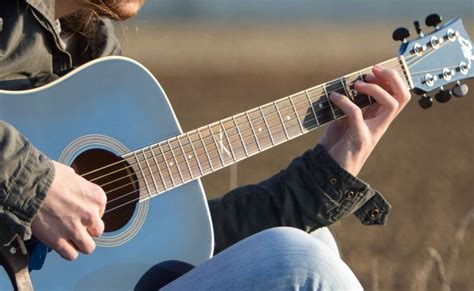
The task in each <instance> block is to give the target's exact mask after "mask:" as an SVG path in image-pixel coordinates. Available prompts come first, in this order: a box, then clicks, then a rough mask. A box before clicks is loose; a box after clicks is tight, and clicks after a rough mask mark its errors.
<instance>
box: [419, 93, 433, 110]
mask: <svg viewBox="0 0 474 291" xmlns="http://www.w3.org/2000/svg"><path fill="white" fill-rule="evenodd" d="M418 104H420V106H421V108H423V109H428V108H430V107H431V105H433V98H431V97H430V96H428V95H426V94H423V96H422V97H421V98H420V100H418Z"/></svg>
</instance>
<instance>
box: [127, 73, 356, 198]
mask: <svg viewBox="0 0 474 291" xmlns="http://www.w3.org/2000/svg"><path fill="white" fill-rule="evenodd" d="M362 71H363V70H361V71H359V72H357V73H354V74H359V73H361V72H362ZM350 75H353V74H350ZM350 75H348V76H350ZM336 82H337V81H336ZM328 83H329V82H328ZM326 84H327V83H326ZM340 89H345V88H344V86H342V87H339V86H338V88H337V89H336V91H337V90H340ZM324 95H326V94H324ZM321 96H323V94H321ZM321 96H320V97H321ZM295 97H298V96H295ZM328 104H329V102H328ZM329 105H330V104H329ZM288 107H291V110H292V111H293V110H295V108H292V106H287V108H288ZM293 107H295V106H293ZM326 108H327V107H326ZM285 109H286V108H285ZM277 110H280V109H279V108H278V107H277ZM296 111H297V110H295V113H296V114H298V112H296ZM320 111H321V110H320ZM315 117H316V116H315ZM249 121H250V120H249ZM250 122H251V121H250ZM283 126H284V125H283ZM282 128H283V129H285V128H284V127H282ZM209 131H210V133H211V135H213V134H212V130H209ZM213 136H214V135H213ZM250 137H251V138H252V139H254V138H255V137H254V136H250ZM246 138H248V137H246ZM176 140H177V141H178V142H179V137H176ZM255 140H256V141H257V139H255ZM191 143H192V141H191ZM169 148H170V151H172V150H173V148H172V146H171V144H169ZM181 151H182V152H183V154H184V151H183V149H182V148H181ZM165 157H166V156H165ZM145 158H146V156H145ZM175 160H176V161H177V162H178V164H179V163H180V162H179V161H178V160H177V159H176V158H175ZM185 161H186V160H185ZM139 163H141V161H139ZM222 165H223V166H225V162H223V163H222ZM177 167H178V171H180V170H179V166H177ZM158 170H159V168H158ZM188 170H189V173H190V176H191V177H192V169H188ZM180 172H181V171H180ZM151 173H152V174H153V172H152V171H151ZM170 174H171V172H170ZM171 175H172V174H171ZM144 180H146V176H144ZM181 180H182V182H184V179H181ZM162 182H163V186H164V187H165V188H166V183H165V182H166V181H162ZM155 189H158V187H157V185H156V183H155ZM134 192H136V191H134ZM158 192H159V189H158ZM149 194H150V193H149Z"/></svg>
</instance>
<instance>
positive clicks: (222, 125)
mask: <svg viewBox="0 0 474 291" xmlns="http://www.w3.org/2000/svg"><path fill="white" fill-rule="evenodd" d="M220 124H221V127H222V130H223V131H224V136H225V138H226V139H227V143H228V144H229V147H230V153H231V154H232V159H233V160H234V162H236V161H237V158H236V157H235V153H234V149H233V148H232V143H231V141H230V139H229V136H227V130H226V128H225V126H224V123H223V122H222V120H221V121H220Z"/></svg>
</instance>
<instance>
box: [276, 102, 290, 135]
mask: <svg viewBox="0 0 474 291" xmlns="http://www.w3.org/2000/svg"><path fill="white" fill-rule="evenodd" d="M276 102H277V101H273V105H274V106H275V108H276V111H277V113H278V117H280V120H281V125H282V126H283V131H284V132H285V135H286V139H290V135H289V134H288V132H287V131H286V126H285V121H284V120H283V118H282V117H281V113H280V110H279V109H278V104H277V103H276Z"/></svg>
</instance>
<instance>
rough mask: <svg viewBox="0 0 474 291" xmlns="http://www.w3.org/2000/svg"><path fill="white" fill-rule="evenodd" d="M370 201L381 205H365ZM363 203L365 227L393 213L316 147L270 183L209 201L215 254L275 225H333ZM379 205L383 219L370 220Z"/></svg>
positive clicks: (307, 229) (301, 226)
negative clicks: (371, 213)
mask: <svg viewBox="0 0 474 291" xmlns="http://www.w3.org/2000/svg"><path fill="white" fill-rule="evenodd" d="M371 198H373V199H372V200H371V201H375V200H376V201H377V202H378V204H377V205H375V204H373V203H370V205H369V204H368V205H365V203H367V201H369V199H371ZM380 199H381V200H380ZM380 201H383V203H381V202H380ZM362 205H364V207H362V208H361V209H364V211H361V212H359V213H358V214H359V215H358V217H359V218H360V219H361V220H362V221H364V223H367V224H372V223H377V224H381V223H383V222H384V221H385V219H386V216H387V214H388V210H389V205H388V204H387V203H386V202H385V200H384V199H383V198H381V196H379V194H376V192H375V191H374V190H373V189H372V188H370V187H369V186H368V185H367V184H366V183H364V182H363V181H361V180H359V179H358V178H355V177H353V176H351V175H350V174H349V173H347V172H346V171H345V170H344V169H342V168H341V167H340V166H339V165H338V164H337V163H336V162H335V161H334V160H333V159H332V158H331V157H330V156H329V154H328V153H327V152H326V150H325V149H324V148H323V147H322V146H317V147H316V148H315V149H314V150H311V151H308V152H306V153H305V154H304V155H303V156H302V157H300V158H297V159H295V160H294V161H293V162H292V163H291V164H290V165H289V166H288V168H287V169H285V170H283V171H281V172H280V173H278V174H276V175H275V176H273V177H271V178H269V179H268V180H265V181H263V182H261V183H259V184H257V185H248V186H243V187H240V188H237V189H235V190H233V191H231V192H229V193H227V194H226V195H224V196H223V197H222V198H220V199H216V200H212V201H210V202H209V206H210V210H211V216H212V219H213V223H214V234H215V242H216V252H219V251H221V250H223V249H225V248H226V247H228V246H230V245H232V244H234V243H235V242H237V241H239V240H241V239H243V238H245V237H247V236H250V235H252V234H254V233H257V232H259V231H261V230H263V229H267V228H270V227H275V226H291V227H296V228H299V229H302V230H305V231H311V230H314V229H316V228H318V227H322V226H326V225H330V224H332V223H334V222H336V221H337V220H339V219H340V218H341V217H344V216H347V215H349V214H351V213H353V212H355V211H356V210H357V209H359V208H360V207H361V206H362ZM374 207H379V208H378V209H379V210H378V211H379V213H378V215H377V216H374V217H373V218H371V217H370V215H369V217H368V216H367V212H370V211H371V209H373V208H374Z"/></svg>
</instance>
